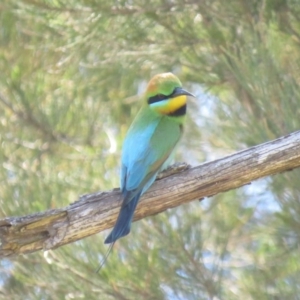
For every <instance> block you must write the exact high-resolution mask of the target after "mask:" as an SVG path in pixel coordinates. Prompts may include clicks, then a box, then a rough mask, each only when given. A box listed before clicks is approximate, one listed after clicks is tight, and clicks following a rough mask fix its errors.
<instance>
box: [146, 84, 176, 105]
mask: <svg viewBox="0 0 300 300" xmlns="http://www.w3.org/2000/svg"><path fill="white" fill-rule="evenodd" d="M177 89H178V88H175V89H174V91H173V92H172V93H171V94H170V95H164V94H158V95H155V96H152V97H150V98H148V104H152V103H155V102H159V101H163V100H166V99H169V98H171V97H172V96H173V95H174V94H175V92H176V90H177Z"/></svg>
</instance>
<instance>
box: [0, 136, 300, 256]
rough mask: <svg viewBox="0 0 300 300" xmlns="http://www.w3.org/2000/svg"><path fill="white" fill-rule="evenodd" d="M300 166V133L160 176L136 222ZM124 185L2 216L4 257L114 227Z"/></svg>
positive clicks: (0, 232)
mask: <svg viewBox="0 0 300 300" xmlns="http://www.w3.org/2000/svg"><path fill="white" fill-rule="evenodd" d="M299 166H300V131H298V132H295V133H292V134H289V135H287V136H284V137H281V138H279V139H277V140H274V141H271V142H268V143H265V144H261V145H258V146H255V147H252V148H249V149H247V150H244V151H240V152H237V153H235V154H233V155H230V156H227V157H224V158H222V159H218V160H215V161H211V162H207V163H204V164H202V165H199V166H197V167H195V168H189V169H187V170H185V171H183V172H180V173H176V174H174V175H172V176H170V177H166V178H163V179H161V180H157V181H156V182H155V183H154V185H153V186H152V187H151V188H150V189H149V191H148V192H147V193H146V194H145V195H144V196H143V197H142V199H141V201H140V203H139V205H138V207H137V210H136V213H135V218H134V219H135V220H139V219H142V218H144V217H146V216H150V215H154V214H157V213H160V212H163V211H165V210H166V209H168V208H172V207H176V206H179V205H180V204H183V203H186V202H189V201H193V200H195V199H201V198H204V197H209V196H212V195H215V194H218V193H220V192H225V191H228V190H230V189H234V188H237V187H240V186H243V185H245V184H248V183H250V182H251V181H253V180H255V179H258V178H261V177H265V176H268V175H272V174H276V173H280V172H284V171H287V170H291V169H294V168H297V167H299ZM120 203H121V196H120V192H119V189H115V190H113V191H109V192H99V193H94V194H89V195H85V196H82V197H81V198H80V199H79V200H78V201H77V202H75V203H73V204H71V205H69V206H67V207H65V208H62V209H53V210H48V211H45V212H42V213H37V214H32V215H29V216H24V217H9V218H6V219H3V220H0V257H9V256H14V255H18V254H21V253H29V252H34V251H37V250H41V249H44V250H46V249H53V248H57V247H59V246H62V245H65V244H67V243H72V242H74V241H77V240H79V239H82V238H84V237H87V236H90V235H92V234H95V233H97V232H100V231H102V230H104V229H107V228H110V227H112V226H113V225H114V222H115V219H116V217H117V214H118V212H119V207H120Z"/></svg>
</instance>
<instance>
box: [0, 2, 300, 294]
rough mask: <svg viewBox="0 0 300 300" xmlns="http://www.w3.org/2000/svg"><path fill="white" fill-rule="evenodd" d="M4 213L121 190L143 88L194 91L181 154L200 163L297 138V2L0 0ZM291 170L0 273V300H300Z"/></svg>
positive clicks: (298, 195) (5, 265) (8, 264)
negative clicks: (156, 81) (164, 77)
mask: <svg viewBox="0 0 300 300" xmlns="http://www.w3.org/2000/svg"><path fill="white" fill-rule="evenodd" d="M0 24H1V26H0V28H1V29H0V70H1V72H0V108H1V109H0V143H1V149H0V162H1V168H0V180H1V188H0V203H1V208H0V217H3V218H4V217H7V216H21V215H26V214H30V213H34V212H39V211H44V210H46V209H49V208H59V207H64V206H66V205H68V204H70V203H71V202H73V201H75V200H76V199H77V198H78V196H79V195H81V194H86V193H91V192H96V191H98V190H107V189H111V188H113V187H117V186H118V184H119V179H118V172H119V162H120V153H121V146H122V141H123V139H124V136H125V133H126V131H127V128H128V126H129V125H130V123H131V121H132V120H133V118H134V116H135V114H136V113H137V111H138V109H139V107H140V103H139V101H138V100H139V97H138V95H140V94H141V93H142V91H143V89H144V87H145V84H146V83H147V81H148V80H149V79H150V78H151V77H152V76H153V75H155V74H157V73H160V72H166V71H172V72H174V73H175V74H176V75H178V77H179V78H180V79H181V81H182V82H183V84H184V86H185V87H186V88H187V89H189V90H191V91H193V92H194V93H195V94H196V95H197V100H191V101H190V103H189V118H188V121H187V126H186V131H185V136H184V138H183V141H182V143H181V146H180V147H179V149H178V151H177V157H176V159H177V160H178V161H182V160H184V161H186V162H188V163H190V164H192V165H197V164H199V163H201V162H203V161H206V160H212V159H216V158H219V157H222V156H224V155H226V154H229V153H233V152H235V151H238V150H241V149H245V148H248V147H250V146H253V145H256V144H260V143H263V142H265V141H268V140H271V139H274V138H276V137H280V136H282V135H285V134H288V133H290V132H293V131H296V130H298V129H299V127H300V119H299V115H300V105H299V104H300V100H299V99H300V90H299V81H300V76H299V74H300V72H299V71H300V68H299V67H300V51H299V50H300V49H299V48H300V1H298V0H263V1H248V0H229V1H221V0H213V1H211V0H209V1H208V0H207V1H205V0H203V1H202V0H201V1H200V0H185V1H181V0H172V1H167V0H157V1H155V0H153V1H150V2H149V1H145V0H136V1H104V0H98V1H96V0H95V1H92V0H85V1H83V0H81V1H80V0H72V1H59V0H58V1H50V0H49V1H46V0H45V1H42V0H2V2H1V4H0ZM299 175H300V172H299V170H293V171H291V172H286V173H284V174H280V175H276V176H274V177H272V178H265V179H263V180H259V181H256V182H253V183H252V184H251V185H250V186H246V187H243V188H240V189H238V190H233V191H229V192H227V193H224V194H219V195H217V196H215V197H213V198H209V199H205V200H204V201H202V202H198V201H194V202H193V203H190V204H186V205H183V206H181V207H178V208H176V209H172V210H169V211H167V212H165V213H162V214H159V215H157V216H153V217H149V218H146V219H143V220H141V221H139V222H136V223H134V225H133V227H132V231H131V234H130V235H129V236H128V237H126V238H124V239H121V240H120V241H119V242H118V243H117V244H116V245H115V248H114V251H113V254H112V255H111V256H110V258H109V261H108V262H107V264H106V266H105V267H104V268H103V269H102V270H101V272H100V273H99V274H95V273H94V270H95V268H96V267H97V265H98V263H99V261H101V259H102V257H103V255H104V253H105V252H106V249H107V248H106V246H104V244H103V241H104V238H105V236H106V235H107V232H104V233H99V234H98V235H96V236H92V237H90V238H87V239H84V240H81V241H78V242H76V243H73V244H70V245H67V246H64V247H61V248H59V249H57V250H55V251H48V252H45V253H43V252H39V253H33V254H30V255H25V256H20V257H17V258H15V259H11V260H9V259H2V260H1V263H0V299H24V297H25V299H299V294H300V284H299V276H300V272H299V270H300V269H299V267H300V253H299V246H300V236H299V228H300V185H299Z"/></svg>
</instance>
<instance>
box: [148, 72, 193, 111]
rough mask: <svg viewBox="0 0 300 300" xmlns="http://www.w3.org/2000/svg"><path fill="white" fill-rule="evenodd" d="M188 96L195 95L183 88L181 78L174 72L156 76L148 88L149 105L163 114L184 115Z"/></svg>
mask: <svg viewBox="0 0 300 300" xmlns="http://www.w3.org/2000/svg"><path fill="white" fill-rule="evenodd" d="M187 96H192V97H195V96H194V95H193V94H191V93H189V92H188V91H186V90H184V89H183V88H182V84H181V82H180V80H179V79H178V78H177V77H176V76H175V75H173V74H172V73H162V74H158V75H156V76H154V77H153V78H152V79H151V80H150V82H149V83H148V86H147V89H146V98H147V103H148V105H149V107H150V108H151V109H152V110H154V111H155V112H156V113H158V114H161V115H167V116H174V117H180V116H184V115H185V113H186V101H187Z"/></svg>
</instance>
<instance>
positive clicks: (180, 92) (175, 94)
mask: <svg viewBox="0 0 300 300" xmlns="http://www.w3.org/2000/svg"><path fill="white" fill-rule="evenodd" d="M182 95H187V96H191V97H194V98H196V97H195V96H194V95H193V94H192V93H190V92H188V91H186V90H184V89H183V88H180V87H177V88H176V89H175V90H174V92H173V94H172V98H175V97H178V96H182Z"/></svg>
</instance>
